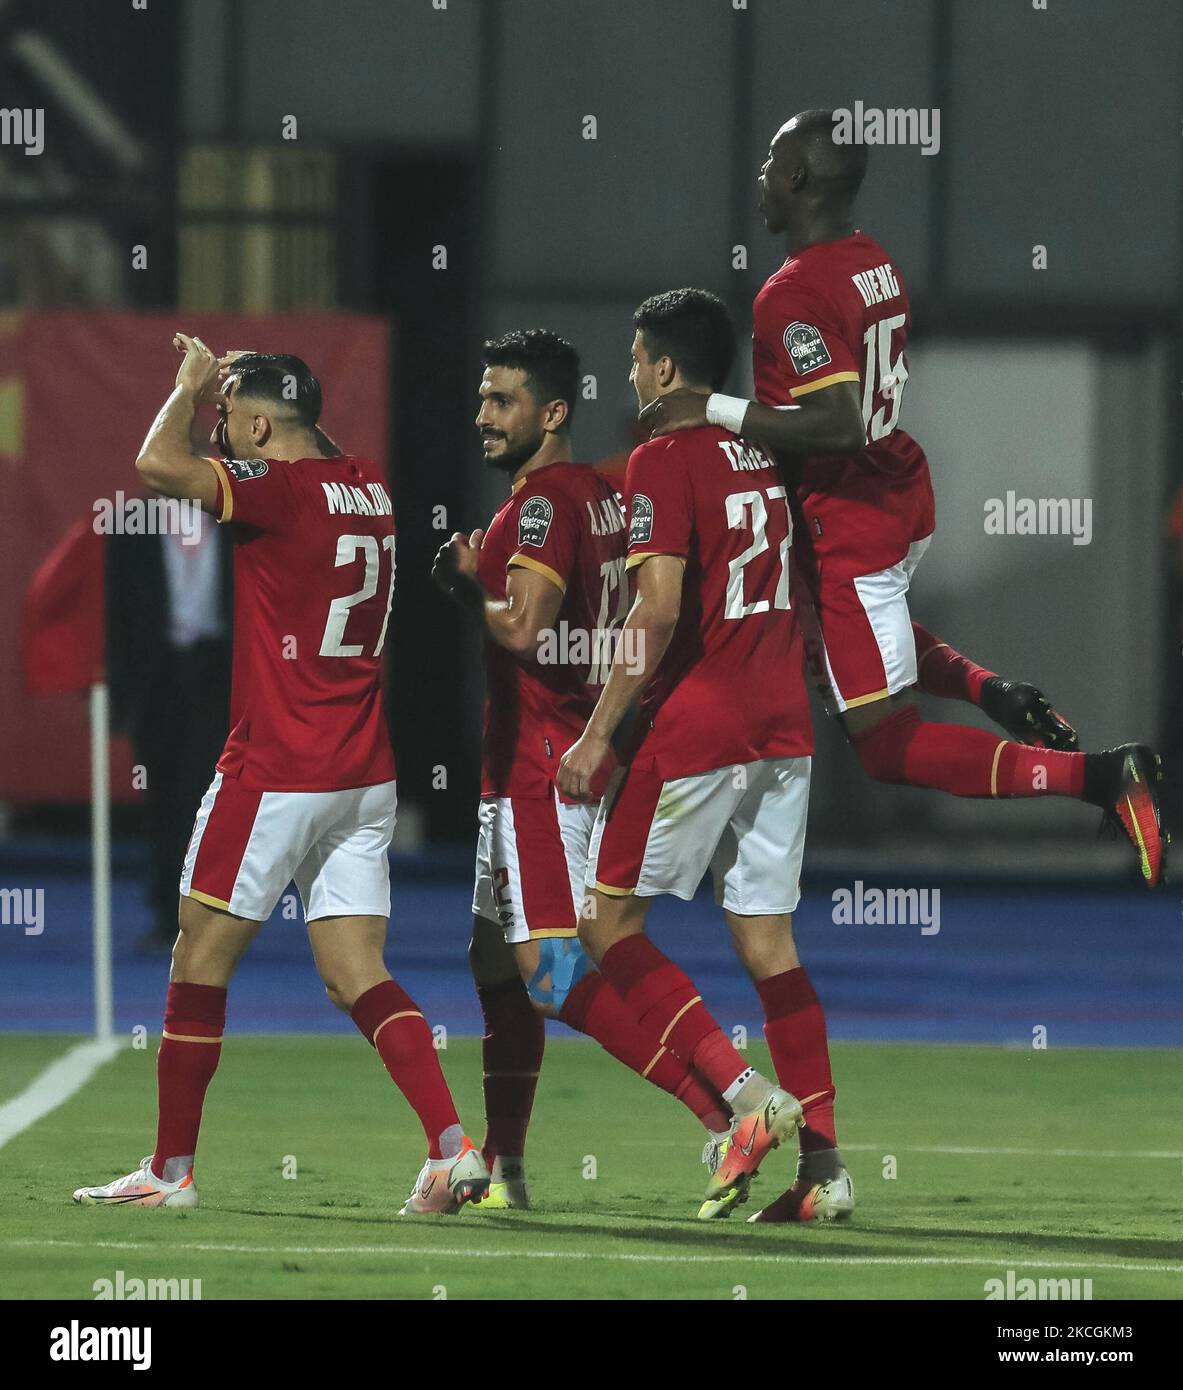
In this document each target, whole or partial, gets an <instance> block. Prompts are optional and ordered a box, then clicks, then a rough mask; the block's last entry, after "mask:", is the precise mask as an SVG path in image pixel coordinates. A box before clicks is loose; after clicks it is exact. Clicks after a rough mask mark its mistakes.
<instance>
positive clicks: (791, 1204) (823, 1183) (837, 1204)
mask: <svg viewBox="0 0 1183 1390" xmlns="http://www.w3.org/2000/svg"><path fill="white" fill-rule="evenodd" d="M854 1207H855V1201H854V1183H853V1182H852V1181H851V1177H850V1174H849V1173H848V1172H847V1171H846V1169H845V1168H839V1169H838V1171H837V1172H836V1173H832V1174H831V1175H830V1176H829V1177H827V1178H821V1179H818V1180H815V1181H812V1182H811V1181H810V1180H809V1179H808V1178H802V1177H798V1179H797V1181H796V1182H795V1183H794V1184H793V1185H792V1187H790V1188H789V1189H788V1190H787V1191H785V1192H782V1193H781V1195H780V1196H779V1197H778V1198H777V1199H776V1201H774V1202H770V1203H769V1205H768V1206H766V1207H764V1208H763V1210H761V1211H757V1212H753V1213H752V1215H751V1216H749V1217H748V1220H749V1221H760V1222H765V1221H770V1222H788V1221H825V1222H829V1221H849V1220H850V1218H851V1215H852V1214H853V1212H854Z"/></svg>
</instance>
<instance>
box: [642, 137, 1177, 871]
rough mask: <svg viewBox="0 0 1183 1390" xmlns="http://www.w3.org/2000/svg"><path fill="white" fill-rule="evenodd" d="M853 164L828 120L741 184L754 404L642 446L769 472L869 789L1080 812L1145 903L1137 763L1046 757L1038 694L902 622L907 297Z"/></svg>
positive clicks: (785, 144)
mask: <svg viewBox="0 0 1183 1390" xmlns="http://www.w3.org/2000/svg"><path fill="white" fill-rule="evenodd" d="M866 160H867V151H866V146H865V145H855V144H844V143H839V142H837V141H836V140H835V138H834V115H833V113H832V112H830V111H804V112H801V113H800V114H799V115H797V116H794V117H793V118H792V120H790V121H788V122H786V124H785V125H784V126H782V127H781V129H780V130H779V131H778V132H777V134H776V136H775V138H774V140H773V142H772V146H771V148H770V150H769V153H768V157H767V159H766V160H765V162H764V164H763V166H762V168H761V170H760V177H759V189H760V205H761V209H762V212H763V215H764V220H765V223H766V225H767V227H768V230H769V231H771V232H775V233H784V236H785V242H786V246H787V248H788V253H789V254H788V259H787V260H786V261H785V263H784V264H783V265H782V266H781V267H780V269H779V270H777V271H776V272H775V273H774V274H773V275H772V276H770V277H769V279H768V280H767V282H766V283H765V285H764V287H763V289H762V290H761V291H760V293H759V294H758V295H757V297H756V302H755V306H754V310H753V317H754V324H755V337H754V342H753V349H752V357H753V365H754V372H755V381H756V394H757V397H758V400H757V401H746V400H741V399H738V398H736V397H733V396H724V395H714V396H712V397H711V398H710V399H709V400H707V401H705V402H704V401H703V399H702V398H701V396H696V395H693V394H690V393H687V394H683V395H681V396H679V397H677V398H676V399H675V398H671V397H669V396H666V397H663V398H661V399H660V400H659V401H658V402H656V403H655V405H654V407H653V410H652V411H651V413H650V415H649V416H648V417H647V419H648V420H649V421H650V422H651V423H652V424H654V425H655V426H656V427H657V428H658V429H659V430H670V429H677V428H696V427H698V426H701V425H703V424H705V423H707V422H708V421H709V422H712V423H714V424H717V425H723V426H725V427H726V428H729V429H732V430H735V431H737V432H739V431H742V433H743V434H744V435H745V436H746V437H747V438H749V439H754V440H757V441H759V442H760V443H761V444H764V445H765V446H767V447H770V448H772V449H773V450H774V451H775V452H776V453H777V455H778V457H780V458H781V459H782V461H783V462H785V464H786V471H787V473H788V474H789V476H790V477H791V478H792V480H793V482H794V485H795V491H796V494H797V503H798V505H799V509H800V516H801V519H802V524H801V525H800V526H799V527H798V541H799V548H800V552H801V553H800V556H799V559H800V560H801V568H802V570H803V573H804V574H805V575H806V576H807V580H808V584H809V587H810V589H811V590H812V605H811V607H812V611H813V614H814V615H815V618H816V624H817V628H818V632H817V641H816V643H815V644H811V645H813V646H814V649H815V650H816V652H817V663H816V664H817V666H818V668H819V670H820V673H821V677H822V680H823V682H824V684H825V686H826V688H827V692H828V695H829V697H830V701H831V703H832V708H833V709H835V710H836V711H837V712H838V713H839V714H840V715H841V718H842V721H843V724H844V726H845V729H846V733H847V735H848V736H849V738H850V740H851V742H852V743H853V745H854V748H855V751H856V752H857V754H858V757H859V760H860V761H861V763H862V765H863V767H864V768H865V769H866V771H867V772H868V773H869V774H870V776H872V777H873V778H875V779H876V780H877V781H881V782H894V783H903V784H906V785H909V786H917V787H934V788H939V789H941V790H943V791H947V792H951V793H953V794H954V795H956V796H972V797H1028V796H1066V797H1072V798H1075V799H1077V800H1081V801H1086V802H1089V803H1091V804H1092V805H1095V806H1099V807H1101V808H1103V810H1104V811H1105V815H1106V820H1107V822H1109V823H1110V824H1113V825H1117V826H1120V827H1121V828H1122V829H1123V830H1124V832H1125V834H1126V835H1127V836H1128V837H1129V839H1130V841H1131V843H1132V844H1133V846H1134V848H1135V850H1136V851H1137V854H1138V860H1139V865H1140V868H1141V872H1142V877H1143V879H1144V880H1145V881H1146V883H1147V884H1149V885H1150V886H1152V887H1153V886H1156V885H1157V884H1158V883H1159V882H1161V880H1162V876H1163V871H1164V863H1165V846H1166V838H1165V836H1164V834H1163V832H1162V827H1161V823H1160V819H1159V810H1158V795H1157V790H1156V788H1157V783H1158V781H1159V779H1160V776H1161V773H1160V769H1159V760H1158V758H1157V757H1156V755H1155V754H1154V753H1153V752H1152V751H1151V750H1150V749H1149V748H1147V747H1145V746H1144V745H1141V744H1133V743H1128V744H1123V745H1122V746H1120V747H1118V748H1113V749H1110V750H1108V751H1107V752H1103V753H1080V752H1074V751H1060V750H1061V749H1070V748H1074V747H1075V740H1074V739H1073V738H1072V737H1071V733H1072V731H1071V730H1069V729H1067V726H1062V723H1061V722H1060V721H1058V720H1056V718H1055V716H1054V715H1052V714H1051V711H1050V710H1049V709H1048V707H1047V705H1046V701H1043V699H1042V697H1041V696H1039V694H1038V692H1037V691H1034V690H1033V688H1032V687H1029V686H1026V687H1024V686H1019V687H1010V686H1007V684H1006V683H1005V682H1000V681H999V680H998V678H997V677H995V676H994V675H993V673H991V672H988V671H985V670H983V669H982V668H980V667H976V666H975V665H974V664H973V663H972V662H968V661H965V660H964V659H963V658H959V657H957V655H956V653H952V652H951V651H950V649H949V648H947V647H945V646H944V644H938V643H937V642H936V639H934V638H932V637H931V636H930V635H929V634H927V633H925V632H924V631H923V629H916V630H915V633H914V629H913V627H912V624H911V623H910V620H909V616H908V602H907V594H908V588H909V584H910V582H911V576H912V573H913V571H914V569H915V568H916V565H917V564H918V563H919V561H920V559H921V557H922V556H923V554H924V552H925V550H926V549H927V548H928V545H929V543H930V541H931V539H932V533H933V529H934V526H935V516H934V507H933V496H932V487H931V483H930V480H929V473H928V463H927V460H926V459H925V456H924V453H923V452H922V450H921V449H920V446H919V445H918V444H917V443H916V441H915V440H914V439H912V438H911V437H910V436H909V435H907V434H906V433H905V432H904V431H903V430H902V429H900V427H899V418H900V408H901V405H902V402H903V396H904V388H905V386H906V385H907V381H908V368H907V363H906V357H905V347H906V344H907V337H908V330H909V327H910V323H911V314H910V310H909V306H908V295H907V290H906V288H905V285H904V281H903V278H902V276H901V274H900V271H899V267H898V266H897V265H896V263H895V262H894V261H893V260H892V258H891V257H890V256H889V255H888V253H887V251H885V250H884V249H883V247H882V246H880V245H879V244H878V243H877V242H875V241H873V240H872V239H871V238H870V237H869V236H867V235H865V234H864V233H863V232H861V231H858V230H856V229H855V227H854V225H853V222H852V207H853V204H854V200H855V196H856V194H857V193H858V190H859V186H860V184H861V183H862V179H863V175H864V173H865V170H866ZM916 635H919V636H920V638H921V643H920V650H919V652H918V646H917V642H916V640H915V636H916ZM918 657H919V658H920V661H918ZM926 668H927V669H926ZM914 685H918V686H919V688H920V689H921V690H925V689H932V690H933V693H937V694H943V695H954V696H958V697H960V698H963V699H968V700H970V701H972V702H973V703H977V704H980V705H981V706H982V707H983V708H984V709H986V711H987V713H989V714H990V715H991V717H992V718H995V719H996V720H998V721H999V722H1001V723H1002V724H1003V725H1004V727H1006V728H1008V730H1009V731H1010V732H1012V733H1014V734H1016V735H1018V736H1020V737H1026V736H1028V735H1031V736H1032V741H1039V742H1041V743H1044V744H1047V745H1050V747H1030V746H1024V745H1023V744H1021V743H1016V742H1010V741H1006V740H1000V739H998V738H997V737H996V736H995V735H993V734H990V733H988V732H986V731H985V730H982V729H976V728H971V727H968V726H965V725H955V724H938V723H932V722H929V721H927V720H922V719H921V717H920V713H919V710H918V709H917V707H916V704H915V702H914V699H913V696H912V693H911V688H912V686H914Z"/></svg>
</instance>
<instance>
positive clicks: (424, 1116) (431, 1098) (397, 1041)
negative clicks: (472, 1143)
mask: <svg viewBox="0 0 1183 1390" xmlns="http://www.w3.org/2000/svg"><path fill="white" fill-rule="evenodd" d="M351 1017H352V1018H353V1021H354V1023H356V1024H357V1027H358V1029H359V1031H360V1032H361V1034H362V1036H363V1037H364V1038H365V1039H366V1040H367V1041H368V1042H370V1043H372V1044H373V1045H374V1047H375V1049H376V1050H377V1053H378V1056H379V1057H381V1058H382V1061H383V1063H384V1064H385V1066H386V1070H387V1071H388V1072H389V1073H390V1076H391V1079H392V1080H393V1082H394V1084H395V1085H396V1086H397V1087H398V1088H399V1090H400V1091H401V1092H402V1093H403V1095H404V1096H406V1098H407V1100H408V1102H409V1103H410V1105H411V1108H412V1109H413V1110H414V1111H415V1114H416V1115H418V1116H419V1121H420V1123H421V1124H422V1126H423V1132H424V1133H425V1134H426V1135H427V1151H428V1154H429V1156H430V1157H431V1158H442V1157H443V1155H442V1153H441V1152H440V1146H439V1140H440V1135H441V1134H443V1132H444V1131H445V1130H446V1129H450V1128H451V1127H452V1126H453V1125H456V1126H459V1124H460V1120H459V1117H458V1116H457V1114H456V1107H455V1105H454V1104H453V1103H452V1093H451V1092H450V1091H449V1090H448V1083H447V1082H446V1081H445V1080H444V1074H443V1072H442V1071H441V1070H440V1061H439V1056H438V1054H437V1053H436V1050H435V1047H434V1045H433V1043H432V1039H431V1029H430V1028H428V1026H427V1020H426V1019H425V1018H424V1017H423V1015H422V1014H421V1013H420V1012H419V1010H418V1008H417V1007H416V1005H415V1001H414V1000H413V999H412V998H411V996H410V995H409V994H407V992H406V991H405V990H404V989H403V988H402V987H401V986H400V985H398V984H396V983H395V981H394V980H383V982H382V983H381V984H380V985H375V986H374V987H373V989H368V990H366V992H365V993H364V994H363V995H362V996H361V998H360V999H358V1001H357V1003H356V1004H354V1006H353V1010H352V1013H351Z"/></svg>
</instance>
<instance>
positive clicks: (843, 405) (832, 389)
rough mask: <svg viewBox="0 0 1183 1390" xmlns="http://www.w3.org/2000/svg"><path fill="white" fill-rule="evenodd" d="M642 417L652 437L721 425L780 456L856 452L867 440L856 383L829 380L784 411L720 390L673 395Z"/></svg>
mask: <svg viewBox="0 0 1183 1390" xmlns="http://www.w3.org/2000/svg"><path fill="white" fill-rule="evenodd" d="M640 418H641V423H642V424H643V425H648V426H649V428H650V429H651V430H652V432H653V433H654V434H673V433H676V432H677V431H678V430H689V429H698V428H700V427H701V426H702V425H708V424H709V425H721V426H722V427H723V428H724V429H727V430H730V431H731V432H732V433H733V434H742V435H743V437H744V438H745V439H751V440H754V441H755V442H756V443H757V444H764V445H766V446H767V447H768V448H770V449H774V450H776V452H778V453H791V454H793V453H795V454H857V453H860V452H861V451H862V449H863V447H864V445H865V444H866V442H867V436H866V427H865V426H864V424H863V413H862V405H861V403H860V401H859V388H858V381H857V380H854V381H851V380H847V379H843V380H839V381H834V382H831V383H829V384H828V385H826V386H823V387H821V388H820V389H818V390H815V391H810V392H809V393H808V394H806V395H802V396H801V398H800V399H799V400H797V401H794V403H793V404H792V405H791V406H784V407H776V406H769V405H761V404H760V402H759V401H749V400H745V399H744V398H743V397H742V396H724V395H722V394H721V393H719V392H714V393H712V394H711V395H710V396H703V395H700V394H698V393H696V392H693V391H673V392H671V393H670V394H669V395H667V396H659V397H658V398H657V399H656V400H655V401H653V402H652V403H651V404H650V405H648V406H647V407H646V408H645V410H644V411H643V413H642V414H641V417H640Z"/></svg>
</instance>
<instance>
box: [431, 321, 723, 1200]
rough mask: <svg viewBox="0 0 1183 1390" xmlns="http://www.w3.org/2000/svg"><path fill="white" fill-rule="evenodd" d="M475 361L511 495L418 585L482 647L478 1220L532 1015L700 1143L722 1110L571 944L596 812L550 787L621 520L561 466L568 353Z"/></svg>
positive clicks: (574, 726)
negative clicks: (479, 634) (473, 622)
mask: <svg viewBox="0 0 1183 1390" xmlns="http://www.w3.org/2000/svg"><path fill="white" fill-rule="evenodd" d="M484 363H485V371H484V375H483V377H482V378H481V384H480V400H481V405H480V410H479V412H478V414H477V418H476V424H477V428H478V429H479V430H480V433H481V440H482V446H483V448H484V453H485V459H486V462H487V463H488V464H489V466H490V467H492V468H496V469H498V470H499V471H500V472H503V473H505V474H507V475H508V477H509V479H510V494H509V496H508V497H507V498H506V500H505V502H504V503H503V504H502V506H501V507H500V508H499V509H498V511H497V513H496V515H495V516H494V517H493V519H492V521H491V522H490V523H489V526H488V529H487V530H486V531H483V532H482V531H474V532H473V533H472V535H471V536H464V535H462V534H460V533H457V534H456V535H454V536H453V537H452V539H451V540H450V541H449V542H448V543H447V544H446V545H444V546H443V547H442V548H441V549H440V552H439V554H438V556H437V557H436V565H435V570H434V576H435V579H436V582H437V583H438V584H439V585H440V586H441V587H442V588H443V589H444V590H445V592H447V593H449V594H450V595H451V596H452V597H453V598H455V599H456V600H457V601H459V602H461V603H462V604H464V605H465V606H466V607H468V608H470V609H471V610H472V612H473V613H474V614H475V615H476V617H477V618H478V620H479V621H480V622H481V624H482V627H483V629H484V638H485V642H484V653H485V673H486V682H487V695H486V701H485V727H484V737H483V740H482V760H481V804H480V830H479V834H478V839H477V864H476V886H475V890H474V893H473V903H472V912H473V935H472V946H471V949H470V952H469V959H470V963H471V965H472V970H473V975H474V978H475V980H476V986H477V993H478V996H479V998H480V1001H481V1008H482V1011H483V1013H484V1018H485V1037H484V1073H485V1108H486V1118H487V1124H488V1130H487V1134H486V1138H485V1146H484V1153H485V1157H486V1159H487V1161H488V1162H489V1164H490V1167H491V1170H492V1187H491V1188H490V1192H489V1196H488V1198H487V1199H486V1201H488V1202H489V1204H490V1209H493V1208H498V1207H525V1206H528V1204H529V1197H528V1193H527V1189H526V1182H525V1168H524V1163H523V1155H524V1150H525V1142H526V1129H527V1126H528V1124H529V1120H530V1114H531V1109H532V1106H533V1100H534V1092H535V1088H536V1086H537V1081H538V1071H539V1067H540V1066H541V1063H542V1054H543V1045H544V1040H545V1025H544V1023H543V1019H544V1018H557V1019H560V1020H562V1022H564V1023H566V1024H568V1025H569V1026H570V1027H571V1028H574V1029H575V1030H576V1031H578V1032H581V1033H585V1034H587V1035H589V1036H590V1037H593V1038H595V1039H596V1041H597V1042H599V1043H600V1044H601V1045H602V1046H603V1047H604V1048H605V1049H606V1050H607V1051H608V1052H610V1053H611V1054H612V1055H613V1056H614V1057H616V1058H618V1059H619V1060H620V1061H622V1062H624V1063H625V1065H626V1066H629V1067H631V1068H632V1069H633V1070H634V1071H636V1072H637V1073H638V1074H640V1075H641V1076H643V1077H645V1078H646V1079H647V1080H648V1081H651V1082H652V1083H653V1084H654V1085H656V1086H658V1087H660V1088H661V1089H662V1090H665V1091H668V1092H669V1093H670V1094H672V1095H674V1096H676V1097H677V1098H678V1099H679V1100H681V1101H682V1102H683V1103H684V1104H685V1105H686V1106H687V1108H689V1109H690V1110H691V1111H692V1112H693V1113H694V1114H695V1116H696V1117H697V1118H698V1119H699V1120H701V1121H702V1123H703V1125H704V1126H705V1127H706V1128H707V1130H708V1131H709V1132H710V1133H711V1134H713V1135H720V1134H722V1133H724V1132H726V1130H727V1127H728V1125H729V1123H730V1115H729V1114H728V1113H727V1111H726V1107H725V1106H724V1105H723V1102H722V1101H721V1099H720V1097H719V1096H718V1095H717V1094H716V1093H715V1092H714V1091H712V1090H711V1088H710V1087H709V1086H707V1085H706V1084H704V1082H703V1081H702V1079H701V1078H700V1077H698V1076H696V1075H695V1074H694V1072H693V1071H692V1070H691V1069H690V1068H688V1067H687V1066H685V1065H683V1063H682V1062H680V1061H679V1060H678V1058H677V1057H676V1056H675V1055H674V1054H673V1053H671V1052H669V1051H667V1050H666V1049H665V1048H664V1047H663V1046H662V1044H661V1040H660V1038H659V1037H658V1035H657V1033H656V1032H655V1031H654V1030H653V1029H651V1028H646V1027H644V1026H642V1025H640V1024H639V1023H638V1022H637V1021H636V1019H635V1018H634V1016H633V1014H632V1012H631V1011H630V1010H629V1009H628V1008H627V1007H626V1006H625V1004H624V1002H623V1001H622V1000H621V999H620V997H619V996H618V995H617V994H616V992H615V990H613V989H612V987H611V985H610V984H609V983H608V982H607V981H606V980H605V978H604V977H603V976H602V975H601V974H600V973H599V972H598V971H596V970H594V969H592V968H591V965H590V962H589V961H588V959H587V957H586V955H585V954H584V952H583V949H582V947H581V946H580V944H579V940H578V935H577V933H578V918H579V911H580V908H581V906H582V903H583V896H584V892H583V880H584V873H585V870H586V866H587V851H588V842H589V839H590V836H591V830H592V825H593V823H594V820H595V813H594V810H593V809H592V808H591V807H589V806H587V805H585V804H578V803H574V802H572V801H570V800H568V799H567V798H565V797H563V796H561V795H560V794H559V792H558V790H557V788H556V784H555V777H556V773H557V771H558V765H559V759H560V757H561V756H562V755H563V754H564V753H565V752H566V751H567V749H568V747H569V746H570V745H571V744H572V743H573V742H574V741H575V739H576V738H578V737H579V735H580V733H581V732H582V730H583V727H584V725H585V724H586V722H587V717H588V715H589V714H590V713H591V710H592V707H593V705H594V704H595V699H596V695H597V694H598V693H599V691H600V689H601V687H602V686H603V683H604V680H605V678H606V676H607V672H608V669H609V667H610V665H611V662H612V653H613V648H612V644H611V639H612V636H613V633H614V631H615V629H616V628H617V627H618V625H619V623H620V622H621V621H622V619H623V617H624V613H625V610H626V608H627V602H628V581H627V578H626V575H625V544H624V535H625V528H624V515H623V513H622V511H621V508H620V505H619V503H618V502H617V500H616V497H615V495H614V493H613V490H612V488H611V487H610V485H609V484H608V483H607V482H605V481H604V479H603V478H602V477H600V475H599V474H598V473H597V472H596V471H595V470H594V469H592V468H590V467H588V466H587V465H586V464H579V463H575V462H573V461H572V451H571V433H570V429H571V416H572V413H573V407H574V402H575V399H576V394H577V392H578V389H579V359H578V357H577V355H576V353H575V349H574V348H573V347H572V346H571V345H570V344H569V343H568V342H566V341H565V340H564V339H562V338H560V337H558V336H557V335H556V334H553V333H548V332H545V331H543V330H541V329H530V330H527V331H525V332H514V333H508V334H506V335H505V336H504V337H501V338H498V339H496V340H493V341H490V342H487V343H485V345H484ZM610 760H611V755H608V754H606V755H605V762H606V764H607V763H609V762H610ZM606 775H607V770H606V769H605V771H604V774H603V776H604V777H605V778H606ZM481 1205H482V1207H484V1203H482V1204H481Z"/></svg>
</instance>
